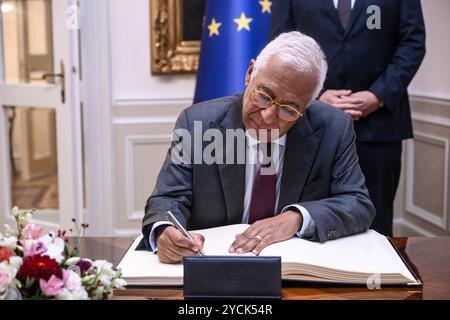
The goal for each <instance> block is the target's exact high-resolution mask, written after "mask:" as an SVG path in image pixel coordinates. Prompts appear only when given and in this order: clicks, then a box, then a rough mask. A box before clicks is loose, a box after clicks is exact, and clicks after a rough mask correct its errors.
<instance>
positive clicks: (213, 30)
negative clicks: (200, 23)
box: [208, 18, 222, 37]
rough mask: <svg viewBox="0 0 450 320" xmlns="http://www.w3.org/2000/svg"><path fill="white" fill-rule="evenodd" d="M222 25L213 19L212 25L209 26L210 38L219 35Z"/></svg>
mask: <svg viewBox="0 0 450 320" xmlns="http://www.w3.org/2000/svg"><path fill="white" fill-rule="evenodd" d="M221 25H222V23H221V22H217V21H216V19H214V18H213V19H212V21H211V24H210V25H209V26H208V29H209V37H212V36H213V35H217V36H218V35H219V28H220V26H221Z"/></svg>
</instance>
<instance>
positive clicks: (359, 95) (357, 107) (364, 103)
mask: <svg viewBox="0 0 450 320" xmlns="http://www.w3.org/2000/svg"><path fill="white" fill-rule="evenodd" d="M320 101H322V102H325V103H328V104H330V105H332V106H334V107H336V108H339V109H341V110H342V111H344V112H345V113H347V114H348V115H349V116H350V117H351V118H352V119H353V120H354V121H357V120H359V119H360V118H364V117H367V116H368V115H369V114H371V113H372V112H374V111H376V110H377V109H378V108H380V105H381V101H380V99H378V97H377V96H376V95H374V94H373V93H372V92H370V91H360V92H352V91H351V90H327V91H325V92H324V93H323V94H322V96H321V97H320Z"/></svg>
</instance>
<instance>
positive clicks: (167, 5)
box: [150, 0, 205, 74]
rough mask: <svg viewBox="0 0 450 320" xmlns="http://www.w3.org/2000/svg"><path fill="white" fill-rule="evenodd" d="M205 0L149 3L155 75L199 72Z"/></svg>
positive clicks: (159, 0) (156, 0)
mask: <svg viewBox="0 0 450 320" xmlns="http://www.w3.org/2000/svg"><path fill="white" fill-rule="evenodd" d="M204 11H205V0H150V17H151V19H150V20H151V26H150V34H151V41H150V42H151V50H150V51H151V71H152V74H180V73H196V72H197V69H198V60H199V52H200V40H201V34H202V25H203V16H204Z"/></svg>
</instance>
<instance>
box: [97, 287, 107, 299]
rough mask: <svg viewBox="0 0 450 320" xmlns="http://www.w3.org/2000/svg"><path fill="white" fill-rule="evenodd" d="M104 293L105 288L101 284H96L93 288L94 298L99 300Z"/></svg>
mask: <svg viewBox="0 0 450 320" xmlns="http://www.w3.org/2000/svg"><path fill="white" fill-rule="evenodd" d="M104 293H105V288H104V287H103V286H98V287H97V288H95V292H94V298H95V299H99V300H100V299H102V298H103V294H104Z"/></svg>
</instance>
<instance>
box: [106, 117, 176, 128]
mask: <svg viewBox="0 0 450 320" xmlns="http://www.w3.org/2000/svg"><path fill="white" fill-rule="evenodd" d="M176 121H177V117H165V116H164V117H117V118H114V119H113V121H112V123H113V125H115V126H126V125H158V124H170V125H173V124H175V122H176Z"/></svg>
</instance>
